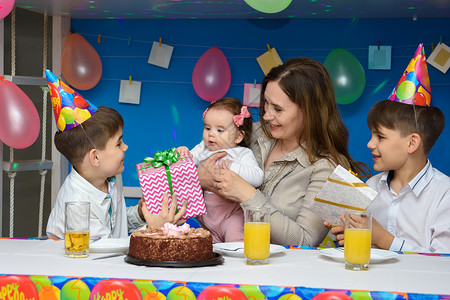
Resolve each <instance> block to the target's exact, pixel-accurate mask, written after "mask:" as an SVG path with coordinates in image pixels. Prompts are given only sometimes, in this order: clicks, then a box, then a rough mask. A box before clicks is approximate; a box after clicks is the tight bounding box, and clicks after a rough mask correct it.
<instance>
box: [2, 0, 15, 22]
mask: <svg viewBox="0 0 450 300" xmlns="http://www.w3.org/2000/svg"><path fill="white" fill-rule="evenodd" d="M13 7H14V0H0V20H1V19H3V18H4V17H6V16H7V15H9V13H10V12H11V10H12V9H13Z"/></svg>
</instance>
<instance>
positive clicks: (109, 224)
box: [47, 168, 145, 239]
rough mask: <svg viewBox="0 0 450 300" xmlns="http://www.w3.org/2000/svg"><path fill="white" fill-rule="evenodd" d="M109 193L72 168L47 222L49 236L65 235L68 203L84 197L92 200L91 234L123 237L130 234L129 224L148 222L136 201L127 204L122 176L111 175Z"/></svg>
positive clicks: (104, 236) (89, 200)
mask: <svg viewBox="0 0 450 300" xmlns="http://www.w3.org/2000/svg"><path fill="white" fill-rule="evenodd" d="M108 181H109V186H108V190H109V193H108V194H107V193H104V192H102V191H100V190H99V189H97V188H96V187H94V186H93V185H92V184H91V183H89V182H88V181H87V180H86V179H84V178H83V177H82V176H81V175H80V174H78V172H77V171H76V170H75V169H74V168H72V171H71V172H70V174H69V175H68V176H67V178H66V179H65V181H64V183H63V185H62V186H61V189H60V190H59V192H58V196H57V198H56V202H55V205H54V207H53V209H52V211H51V213H50V217H49V219H48V223H47V236H48V237H49V238H60V239H64V219H65V203H66V202H68V201H84V202H89V203H90V210H91V213H90V224H89V231H90V237H91V238H95V237H102V238H121V237H127V236H128V228H130V229H132V228H134V227H136V226H139V225H142V224H145V222H143V221H142V220H141V218H140V216H139V213H138V210H137V205H136V206H133V207H128V208H127V207H126V206H125V198H124V196H123V186H122V177H121V175H117V176H115V177H111V178H109V179H108Z"/></svg>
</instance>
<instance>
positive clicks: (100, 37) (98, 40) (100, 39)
mask: <svg viewBox="0 0 450 300" xmlns="http://www.w3.org/2000/svg"><path fill="white" fill-rule="evenodd" d="M101 42H102V35H101V34H99V35H98V39H97V43H99V44H100V43H101Z"/></svg>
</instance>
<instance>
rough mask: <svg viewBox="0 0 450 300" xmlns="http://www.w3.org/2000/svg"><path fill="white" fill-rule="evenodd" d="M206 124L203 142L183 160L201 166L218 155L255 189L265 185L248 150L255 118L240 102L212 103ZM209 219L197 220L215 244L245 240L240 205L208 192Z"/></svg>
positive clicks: (182, 150) (182, 149)
mask: <svg viewBox="0 0 450 300" xmlns="http://www.w3.org/2000/svg"><path fill="white" fill-rule="evenodd" d="M203 121H204V123H205V126H204V129H203V141H202V142H201V143H200V144H198V145H197V146H195V147H194V148H193V149H192V150H191V151H189V149H188V148H187V147H185V146H180V147H178V148H177V151H178V152H179V153H180V155H182V156H189V157H192V159H193V160H194V162H195V164H196V165H197V166H199V165H201V164H202V163H203V161H204V160H205V159H207V158H208V157H210V156H211V155H212V154H214V153H216V152H221V151H225V152H227V155H226V156H225V157H223V158H222V159H221V160H219V161H218V164H220V166H221V167H223V168H227V169H230V170H232V171H234V172H235V173H237V174H238V175H240V176H241V177H242V178H244V179H245V180H246V181H247V182H248V183H250V184H251V185H253V186H254V187H258V186H260V185H261V183H262V181H263V176H264V173H263V170H262V169H261V168H260V167H259V166H258V163H257V162H256V159H255V156H254V155H253V152H252V151H251V150H250V149H249V148H247V147H248V145H249V144H250V138H251V133H252V116H251V114H250V113H249V111H248V109H247V107H246V106H243V105H242V104H241V102H240V101H239V100H238V99H236V98H231V97H225V98H222V99H220V100H218V101H216V102H213V103H211V105H209V107H208V108H207V109H206V110H205V112H204V113H203ZM204 198H205V205H206V212H207V213H206V215H202V216H199V217H197V220H198V221H199V222H200V224H201V226H202V227H203V228H205V229H208V230H209V231H210V232H211V234H212V236H213V241H214V242H215V243H222V242H236V241H243V240H244V213H243V211H242V208H241V206H240V204H239V203H237V202H234V201H231V200H228V199H224V198H221V197H219V196H218V195H216V194H214V193H212V192H210V191H206V190H205V191H204Z"/></svg>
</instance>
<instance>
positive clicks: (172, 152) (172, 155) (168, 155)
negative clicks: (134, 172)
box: [139, 147, 180, 213]
mask: <svg viewBox="0 0 450 300" xmlns="http://www.w3.org/2000/svg"><path fill="white" fill-rule="evenodd" d="M179 160H180V153H178V152H177V149H176V148H175V147H173V148H171V149H168V150H165V151H163V152H161V151H157V152H156V153H155V154H153V156H152V157H145V158H144V160H143V161H144V162H145V163H149V164H150V165H149V166H145V167H142V168H140V169H139V170H142V169H147V168H150V167H153V168H159V167H162V166H164V169H165V170H166V175H167V183H168V184H169V190H170V195H171V196H172V195H173V189H172V176H171V175H170V168H169V166H170V165H171V164H173V163H176V162H177V161H179ZM176 213H178V207H177V209H176Z"/></svg>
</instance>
